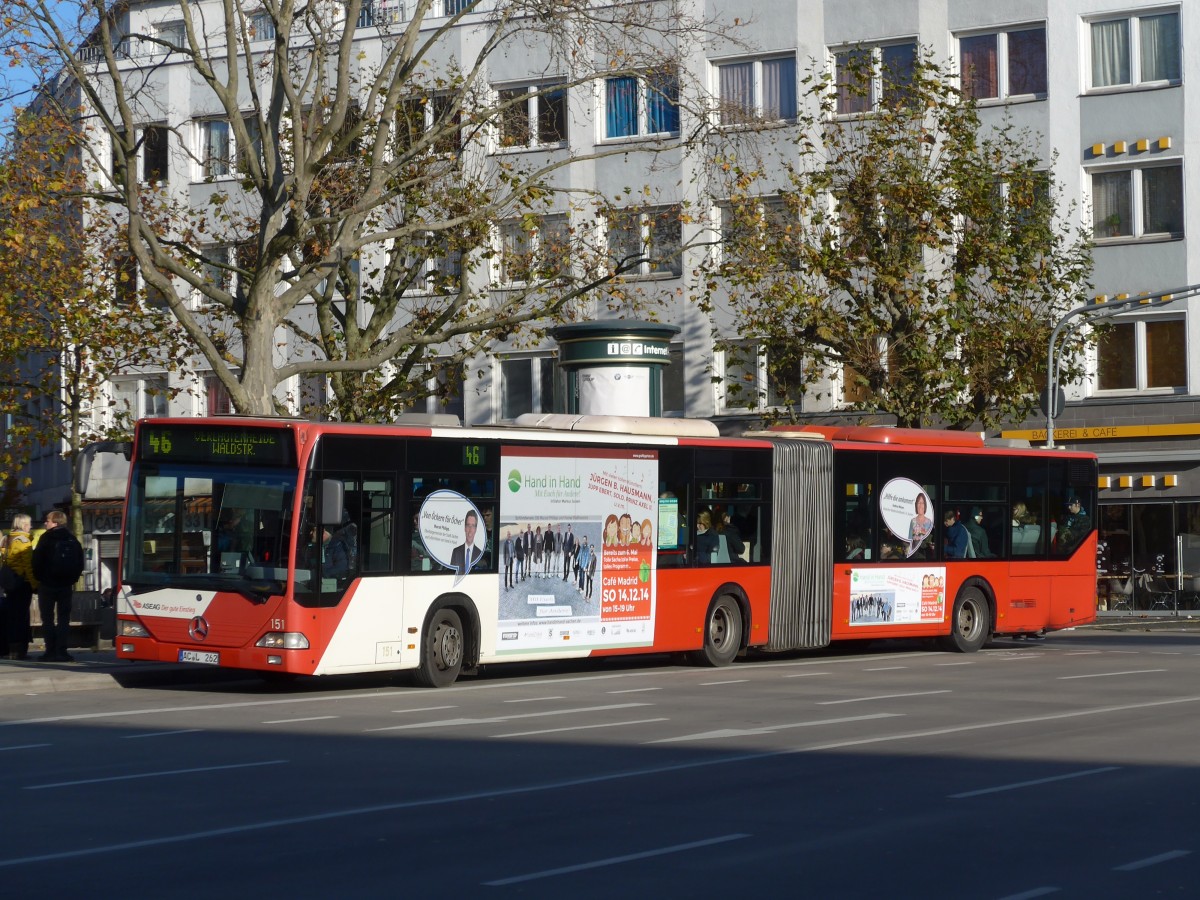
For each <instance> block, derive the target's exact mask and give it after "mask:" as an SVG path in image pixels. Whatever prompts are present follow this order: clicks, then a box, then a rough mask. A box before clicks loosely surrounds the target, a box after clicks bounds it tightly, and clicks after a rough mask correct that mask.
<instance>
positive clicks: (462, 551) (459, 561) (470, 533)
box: [450, 509, 483, 572]
mask: <svg viewBox="0 0 1200 900" xmlns="http://www.w3.org/2000/svg"><path fill="white" fill-rule="evenodd" d="M478 530H479V516H478V515H477V514H476V512H475V510H473V509H468V510H467V514H466V515H465V516H463V535H464V537H465V540H464V541H463V542H462V543H461V544H459V545H458V546H457V547H455V548H454V549H453V550H451V551H450V568H452V569H454V570H456V571H459V572H464V571H466V572H469V571H470V570H471V568H472V567H473V566H474V565H475V564H476V563H477V562H479V560H480V559H482V558H483V550H481V549H480V548H479V547H477V546H476V545H475V532H476V531H478ZM468 547H470V548H471V551H470V554H469V555H468V553H467V548H468Z"/></svg>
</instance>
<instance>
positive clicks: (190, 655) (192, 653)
mask: <svg viewBox="0 0 1200 900" xmlns="http://www.w3.org/2000/svg"><path fill="white" fill-rule="evenodd" d="M179 661H180V662H190V663H202V664H203V665H206V666H219V665H220V664H221V654H220V653H205V652H202V651H200V650H180V651H179Z"/></svg>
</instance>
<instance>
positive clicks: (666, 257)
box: [608, 206, 683, 277]
mask: <svg viewBox="0 0 1200 900" xmlns="http://www.w3.org/2000/svg"><path fill="white" fill-rule="evenodd" d="M682 246H683V223H682V220H681V218H680V209H679V207H678V206H663V207H658V208H655V209H642V210H632V209H631V210H619V211H616V212H614V213H612V214H611V215H610V216H609V218H608V255H609V260H610V262H611V264H612V265H613V266H614V267H615V268H618V269H620V270H621V271H620V274H622V275H625V276H628V277H639V276H643V277H644V276H649V275H667V276H669V275H674V276H679V275H680V274H682V272H683V259H682Z"/></svg>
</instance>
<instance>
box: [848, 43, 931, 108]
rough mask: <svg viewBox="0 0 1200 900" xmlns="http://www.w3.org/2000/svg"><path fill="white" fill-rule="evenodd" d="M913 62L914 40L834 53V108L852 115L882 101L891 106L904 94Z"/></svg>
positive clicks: (903, 97) (915, 55) (899, 101)
mask: <svg viewBox="0 0 1200 900" xmlns="http://www.w3.org/2000/svg"><path fill="white" fill-rule="evenodd" d="M916 64H917V45H916V42H915V41H905V42H903V43H897V44H884V45H881V46H878V47H855V48H854V49H851V50H842V51H839V52H837V53H835V54H834V57H833V66H834V90H835V91H836V92H837V101H836V110H837V112H838V113H839V114H840V115H853V114H856V113H866V112H870V111H871V110H873V109H874V108H875V107H876V106H877V105H878V104H880V103H883V104H886V105H888V106H894V105H896V104H899V103H903V102H904V101H905V99H906V98H907V97H908V86H909V84H911V83H912V77H913V71H914V69H915V67H916Z"/></svg>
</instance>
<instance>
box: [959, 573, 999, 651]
mask: <svg viewBox="0 0 1200 900" xmlns="http://www.w3.org/2000/svg"><path fill="white" fill-rule="evenodd" d="M969 587H973V588H976V589H977V590H979V591H980V593H982V594H983V599H984V600H986V601H987V605H988V636H989V637H990V636H991V635H993V634H995V633H996V591H995V589H994V588H993V587H992V584H991V582H990V581H988V580H987V579H986V578H984V577H983V576H982V575H971V576H969V577H968V578H965V579H963V583H962V584H960V585H959V586H958V593H956V594H955V595H954V599H955V600H956V601H957V600H958V594H961V593H962V592H963V590H965V589H966V588H969ZM950 608H951V609H953V608H954V605H953V604H951V605H950ZM951 627H952V628H953V627H954V623H953V622H951Z"/></svg>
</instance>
